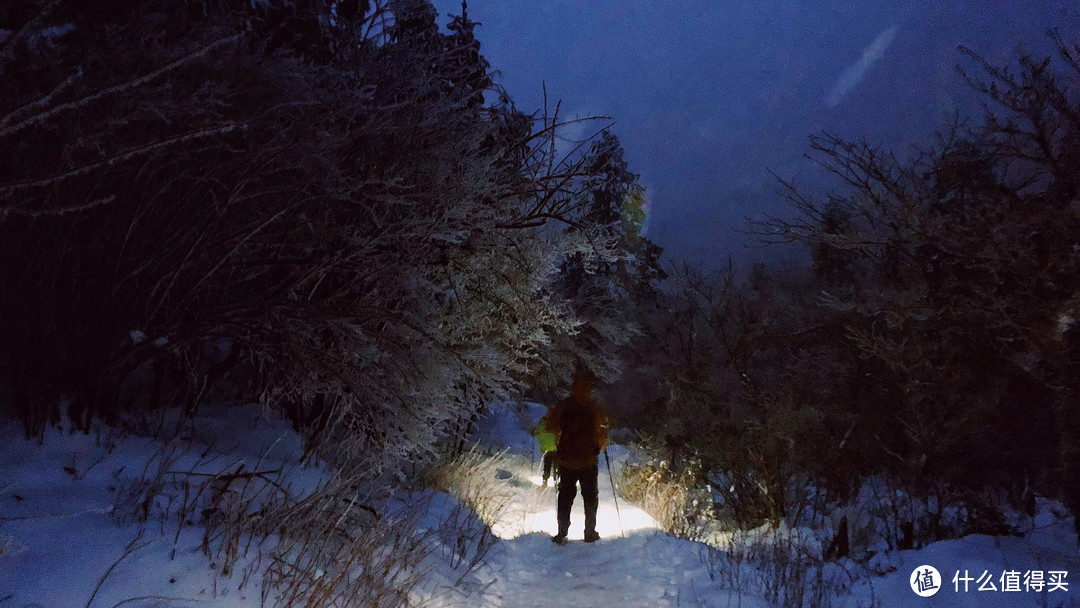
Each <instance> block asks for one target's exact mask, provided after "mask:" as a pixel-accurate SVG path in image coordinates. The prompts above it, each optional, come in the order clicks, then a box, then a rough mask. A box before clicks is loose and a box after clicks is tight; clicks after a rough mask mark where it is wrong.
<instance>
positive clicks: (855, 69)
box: [825, 25, 898, 108]
mask: <svg viewBox="0 0 1080 608" xmlns="http://www.w3.org/2000/svg"><path fill="white" fill-rule="evenodd" d="M897 31H898V30H897V27H896V26H895V25H894V26H892V27H890V28H889V29H887V30H885V31H884V32H881V33H880V34H878V37H877V38H875V39H874V41H873V42H871V43H870V46H868V47H866V49H865V50H863V54H862V57H859V60H858V61H856V62H855V63H854V64H852V65H851V66H849V67H848V69H846V70H844V73H843V74H841V75H840V78H838V79H837V80H836V82H835V83H833V86H832V88H831V89H829V94H828V95H826V96H825V105H827V106H829V107H830V108H833V107H836V105H837V104H838V103H840V100H841V99H843V98H844V95H846V94H847V92H848V91H850V90H851V89H853V88H855V85H857V84H859V81H860V80H862V79H863V76H865V75H866V71H867V70H869V69H870V66H872V65H874V64H875V63H876V62H877V60H878V59H881V56H882V55H884V54H885V50H886V49H888V48H889V46H890V45H891V44H892V43H893V40H895V39H896V32H897Z"/></svg>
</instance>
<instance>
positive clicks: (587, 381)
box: [544, 370, 608, 545]
mask: <svg viewBox="0 0 1080 608" xmlns="http://www.w3.org/2000/svg"><path fill="white" fill-rule="evenodd" d="M592 384H593V378H592V375H591V374H590V373H589V372H587V371H583V370H579V371H577V372H575V373H574V381H573V385H572V386H571V387H570V395H569V396H568V397H567V398H565V399H563V400H562V401H560V402H559V403H558V404H557V405H556V406H555V407H553V408H552V409H551V411H549V412H548V413H547V415H546V416H544V424H545V425H546V427H547V430H548V431H550V432H551V433H553V434H554V435H555V437H556V450H557V453H558V462H557V465H556V466H557V467H558V472H559V498H558V507H559V533H558V534H557V535H556V536H553V537H552V538H551V540H552V541H553V542H555V543H558V544H560V545H562V544H565V543H566V534H567V532H569V530H570V508H571V507H572V506H573V504H574V498H575V497H576V496H577V486H578V484H580V485H581V498H582V501H583V502H584V503H585V542H587V543H591V542H594V541H596V540H598V539H599V538H600V535H599V534H597V532H596V508H597V506H598V504H599V502H600V489H599V483H598V481H597V476H598V474H599V470H598V469H599V457H600V452H601V451H602V450H604V448H606V447H607V439H608V437H607V424H608V418H607V413H606V412H605V411H604V407H603V405H601V404H600V402H599V401H598V400H597V399H596V398H595V397H593V395H592Z"/></svg>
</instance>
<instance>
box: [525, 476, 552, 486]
mask: <svg viewBox="0 0 1080 608" xmlns="http://www.w3.org/2000/svg"><path fill="white" fill-rule="evenodd" d="M529 481H530V482H532V484H533V485H534V486H543V485H544V478H543V477H541V476H539V475H533V476H532V477H530V478H529ZM549 483H550V481H549Z"/></svg>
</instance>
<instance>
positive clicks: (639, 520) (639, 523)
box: [491, 496, 658, 540]
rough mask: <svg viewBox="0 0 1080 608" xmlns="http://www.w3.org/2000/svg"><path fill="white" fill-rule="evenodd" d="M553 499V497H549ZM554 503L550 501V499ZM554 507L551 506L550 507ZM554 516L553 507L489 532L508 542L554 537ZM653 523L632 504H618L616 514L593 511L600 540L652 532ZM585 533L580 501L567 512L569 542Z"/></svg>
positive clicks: (556, 521)
mask: <svg viewBox="0 0 1080 608" xmlns="http://www.w3.org/2000/svg"><path fill="white" fill-rule="evenodd" d="M552 498H553V499H554V496H553V497H552ZM553 502H554V500H553ZM552 506H554V505H552ZM620 515H621V516H622V526H621V527H620V525H619V517H620ZM558 517H559V516H558V513H557V512H556V510H555V509H554V508H552V509H548V510H545V511H538V512H535V513H528V514H526V515H525V517H524V518H523V520H522V521H520V522H518V524H517V525H500V524H496V525H494V526H492V528H491V531H492V532H493V533H494V534H495V536H498V537H499V538H502V539H504V540H511V539H514V538H517V537H518V536H521V535H522V534H529V533H532V532H542V533H544V534H549V535H551V536H554V535H555V534H558V532H559V519H558ZM657 527H658V526H657V525H656V520H654V519H653V518H652V517H650V516H649V514H648V513H646V512H645V511H642V510H641V509H640V508H639V507H636V506H633V505H620V508H619V511H618V512H616V510H615V507H614V506H611V505H607V504H601V505H600V507H599V508H598V509H597V510H596V532H597V533H598V534H599V535H600V538H618V537H620V536H622V532H627V533H629V532H633V531H634V530H645V529H655V528H657ZM584 534H585V513H584V512H583V510H582V508H581V498H580V497H579V498H578V499H577V501H576V502H575V504H574V510H573V511H571V512H570V534H568V535H567V538H569V539H570V540H582V539H583V538H584Z"/></svg>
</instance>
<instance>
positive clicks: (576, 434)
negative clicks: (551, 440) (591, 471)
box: [558, 403, 600, 463]
mask: <svg viewBox="0 0 1080 608" xmlns="http://www.w3.org/2000/svg"><path fill="white" fill-rule="evenodd" d="M590 405H592V404H588V405H586V404H583V403H572V404H570V405H569V407H567V408H566V409H565V410H563V412H562V419H561V420H560V421H559V429H560V433H559V446H558V448H559V460H560V461H562V462H566V463H584V462H587V461H590V460H595V458H596V456H597V454H599V453H600V439H599V437H597V434H596V429H597V427H598V426H599V421H598V420H597V410H596V408H595V407H589V406H590Z"/></svg>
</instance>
